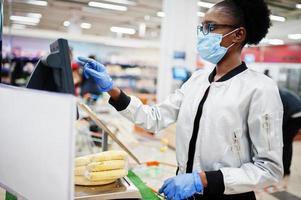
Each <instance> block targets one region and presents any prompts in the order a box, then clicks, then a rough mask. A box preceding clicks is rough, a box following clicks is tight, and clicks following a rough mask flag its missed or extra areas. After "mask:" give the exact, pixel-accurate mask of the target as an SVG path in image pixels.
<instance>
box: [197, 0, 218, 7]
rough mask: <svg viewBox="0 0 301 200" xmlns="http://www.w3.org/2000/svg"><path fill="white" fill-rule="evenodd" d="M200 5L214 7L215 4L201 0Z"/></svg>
mask: <svg viewBox="0 0 301 200" xmlns="http://www.w3.org/2000/svg"><path fill="white" fill-rule="evenodd" d="M198 6H200V7H203V8H212V7H213V6H214V3H209V2H204V1H199V2H198Z"/></svg>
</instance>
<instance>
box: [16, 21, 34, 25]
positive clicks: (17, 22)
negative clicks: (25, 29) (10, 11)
mask: <svg viewBox="0 0 301 200" xmlns="http://www.w3.org/2000/svg"><path fill="white" fill-rule="evenodd" d="M13 23H14V24H20V25H29V26H36V25H38V23H32V22H25V21H14V22H13Z"/></svg>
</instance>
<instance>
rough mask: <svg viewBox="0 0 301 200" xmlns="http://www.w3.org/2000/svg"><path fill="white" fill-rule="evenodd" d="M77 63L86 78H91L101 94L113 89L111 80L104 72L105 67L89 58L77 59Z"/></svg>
mask: <svg viewBox="0 0 301 200" xmlns="http://www.w3.org/2000/svg"><path fill="white" fill-rule="evenodd" d="M77 59H78V61H77V62H78V63H79V64H80V65H81V66H82V67H83V74H84V76H85V77H86V78H90V77H93V79H94V80H95V82H96V84H97V86H98V88H99V90H100V91H101V92H108V91H110V90H112V88H113V81H112V78H111V77H110V76H109V74H108V73H107V71H106V67H105V66H104V65H103V64H101V63H99V62H97V61H95V60H93V59H90V58H84V57H78V58H77Z"/></svg>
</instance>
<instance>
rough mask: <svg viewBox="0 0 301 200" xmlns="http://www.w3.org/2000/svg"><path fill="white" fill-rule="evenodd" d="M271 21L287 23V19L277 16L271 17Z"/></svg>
mask: <svg viewBox="0 0 301 200" xmlns="http://www.w3.org/2000/svg"><path fill="white" fill-rule="evenodd" d="M270 18H271V20H274V21H278V22H285V20H286V19H285V17H281V16H277V15H270Z"/></svg>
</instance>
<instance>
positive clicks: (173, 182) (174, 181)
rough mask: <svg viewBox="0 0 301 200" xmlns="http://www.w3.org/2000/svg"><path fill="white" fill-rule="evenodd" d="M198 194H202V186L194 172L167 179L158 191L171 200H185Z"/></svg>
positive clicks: (196, 173)
mask: <svg viewBox="0 0 301 200" xmlns="http://www.w3.org/2000/svg"><path fill="white" fill-rule="evenodd" d="M200 192H203V184H202V181H201V177H200V175H199V173H198V172H196V171H195V172H193V173H189V174H181V175H178V176H175V177H172V178H169V179H167V180H166V181H165V182H164V184H163V186H162V187H161V188H160V190H159V193H164V195H165V196H167V199H172V200H181V199H186V198H189V197H191V196H193V195H194V194H195V193H200Z"/></svg>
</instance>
